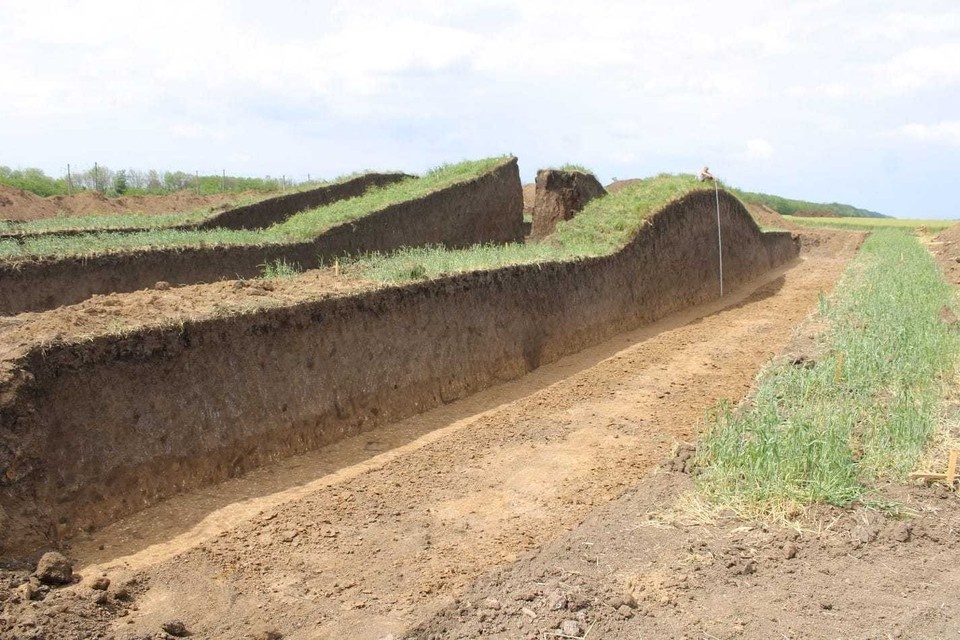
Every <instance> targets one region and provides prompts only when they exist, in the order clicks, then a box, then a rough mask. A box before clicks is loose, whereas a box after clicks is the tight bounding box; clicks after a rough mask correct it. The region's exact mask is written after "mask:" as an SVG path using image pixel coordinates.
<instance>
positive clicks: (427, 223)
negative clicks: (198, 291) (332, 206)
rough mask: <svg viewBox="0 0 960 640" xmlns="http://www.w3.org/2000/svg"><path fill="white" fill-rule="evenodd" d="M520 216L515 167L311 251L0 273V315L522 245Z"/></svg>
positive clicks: (194, 252) (136, 256) (220, 252)
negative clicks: (406, 252)
mask: <svg viewBox="0 0 960 640" xmlns="http://www.w3.org/2000/svg"><path fill="white" fill-rule="evenodd" d="M305 193H307V194H309V192H305ZM296 195H297V199H299V197H300V194H296ZM271 209H272V207H271V206H269V205H268V206H266V207H263V208H261V213H264V214H269V213H270V212H271ZM522 209H523V202H522V197H521V186H520V175H519V169H518V168H517V160H516V158H509V159H507V160H504V161H503V162H501V163H500V164H498V165H496V166H494V167H493V168H491V169H489V170H488V171H486V172H485V173H483V174H482V175H479V176H477V177H476V178H473V179H470V180H466V181H464V182H459V183H455V184H453V185H450V186H448V187H445V188H443V189H440V190H438V191H434V192H432V193H427V194H425V195H423V196H420V197H419V198H416V199H412V200H405V201H402V202H397V203H394V204H392V205H386V206H383V207H382V208H380V209H379V210H378V211H374V212H371V213H370V214H369V215H366V216H364V217H361V218H359V219H357V220H353V221H348V222H341V223H339V224H337V225H335V226H333V227H331V228H329V229H327V230H326V231H323V232H322V233H320V234H319V235H318V236H317V237H316V238H315V239H314V240H311V241H301V242H290V243H286V244H280V243H276V244H265V245H213V246H195V247H187V248H156V249H153V248H145V249H141V250H134V251H128V252H117V253H105V254H100V255H95V256H87V257H64V258H49V259H44V260H39V261H28V260H24V261H20V262H16V263H15V262H12V261H11V262H7V263H4V264H0V314H8V315H13V314H17V313H22V312H25V311H38V310H42V309H52V308H55V307H58V306H62V305H68V304H74V303H76V302H79V301H81V300H83V299H85V298H88V297H90V296H92V295H95V294H106V293H114V292H121V291H136V290H139V289H144V288H148V287H152V286H153V285H154V283H156V282H158V281H161V280H162V281H165V282H169V283H170V284H172V285H183V284H195V283H197V282H216V281H218V280H226V279H234V278H253V277H257V276H259V275H260V273H261V272H262V270H263V265H265V264H271V263H274V262H276V261H278V260H283V261H286V262H288V263H292V264H296V265H299V266H300V267H301V268H304V269H310V268H314V267H316V266H317V264H318V262H329V261H332V260H333V259H334V258H337V257H342V256H347V255H358V254H361V253H368V252H373V251H380V252H390V251H395V250H396V249H398V248H400V247H415V246H427V245H443V246H445V247H448V248H451V249H455V248H464V247H469V246H472V245H475V244H489V243H494V244H497V243H506V242H517V241H519V240H521V239H522V238H523V228H522V224H523V217H522ZM230 213H232V212H228V215H229V214H230Z"/></svg>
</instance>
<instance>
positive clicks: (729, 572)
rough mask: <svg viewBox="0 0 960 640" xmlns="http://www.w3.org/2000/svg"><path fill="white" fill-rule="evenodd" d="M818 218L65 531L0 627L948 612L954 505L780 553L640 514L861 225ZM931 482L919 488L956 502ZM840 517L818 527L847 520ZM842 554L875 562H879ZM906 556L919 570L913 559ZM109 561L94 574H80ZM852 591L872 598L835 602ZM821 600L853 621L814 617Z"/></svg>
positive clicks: (687, 630)
mask: <svg viewBox="0 0 960 640" xmlns="http://www.w3.org/2000/svg"><path fill="white" fill-rule="evenodd" d="M826 238H827V236H823V238H822V239H821V241H820V244H816V245H815V246H814V247H813V249H812V250H811V251H809V252H807V254H806V256H805V258H804V259H803V260H802V261H801V262H800V263H799V264H797V265H795V266H792V267H791V268H788V269H785V270H783V271H781V272H779V273H776V274H772V275H771V276H770V277H769V278H768V279H766V280H765V281H764V282H761V283H757V286H756V288H754V289H753V290H752V291H746V292H741V293H740V294H739V295H738V294H734V295H732V296H730V297H729V298H727V299H725V300H724V301H723V302H722V304H720V303H718V304H714V305H708V306H704V307H700V308H698V309H694V310H691V311H689V312H687V313H684V314H680V315H677V316H673V317H671V318H669V319H667V320H665V321H664V322H661V323H658V324H657V325H655V326H652V327H647V328H644V329H642V330H638V331H635V332H632V333H629V334H624V335H621V336H619V337H617V338H616V339H614V340H613V341H610V342H608V343H605V344H603V345H599V346H598V347H595V348H593V349H589V350H587V351H584V352H581V353H579V354H577V355H575V356H571V357H568V358H566V359H564V360H562V361H560V362H558V363H554V364H552V365H548V366H545V367H542V368H540V369H538V370H537V371H535V372H533V373H532V374H530V375H528V376H526V377H524V378H522V379H520V380H518V381H515V382H512V383H508V384H505V385H501V386H499V387H496V388H493V389H490V390H488V391H485V392H482V393H480V394H477V395H475V396H472V397H471V398H468V399H465V400H463V401H460V402H456V403H453V404H451V405H448V406H446V407H443V408H440V409H437V410H435V411H431V412H429V413H426V414H424V415H422V416H418V417H415V418H411V419H409V420H406V421H404V422H401V423H398V424H395V425H392V426H390V427H387V428H384V429H380V430H377V431H374V432H371V433H369V434H365V435H362V436H358V437H356V438H352V439H349V440H347V441H344V442H342V443H339V444H337V445H334V446H332V447H328V448H326V449H323V450H321V451H318V452H315V453H313V454H309V455H306V456H301V457H298V458H293V459H291V460H288V461H286V462H285V463H283V464H280V465H277V466H276V467H274V468H270V469H264V470H262V471H259V472H256V473H253V474H249V475H248V476H246V477H245V478H242V479H238V480H235V481H231V482H227V483H225V484H223V485H220V486H217V487H211V488H209V489H208V490H206V491H202V492H198V493H196V494H191V495H186V496H182V497H180V498H176V499H173V500H170V501H168V502H166V503H164V504H161V505H158V506H157V507H155V508H152V509H149V510H147V511H145V512H143V513H141V514H139V515H137V516H135V517H133V518H130V519H128V520H126V521H123V522H120V523H117V524H116V525H114V526H111V527H109V528H107V529H105V530H102V531H99V532H96V533H94V534H92V535H91V536H90V537H89V538H88V539H81V540H76V541H74V543H73V546H72V547H71V548H69V549H67V553H68V554H69V555H70V556H71V557H73V558H75V559H76V560H77V561H78V564H77V567H78V570H79V573H80V574H81V575H82V576H83V580H82V581H81V582H80V583H79V584H76V585H73V586H68V587H65V588H61V589H55V590H52V591H50V593H49V594H47V595H46V597H45V599H43V600H33V601H30V600H26V599H25V598H24V594H23V593H22V590H23V589H24V587H22V586H20V583H21V582H22V581H23V580H25V579H26V577H27V575H28V574H27V572H25V571H11V572H8V573H6V574H4V575H2V576H0V601H2V607H3V613H2V614H0V620H2V622H0V637H15V638H47V637H50V638H53V637H56V638H80V637H115V638H163V637H166V634H165V632H164V631H163V630H162V625H163V624H164V623H165V622H170V621H171V620H173V619H178V620H180V621H182V622H183V623H184V625H185V627H186V628H187V629H188V630H189V631H190V632H192V633H193V637H199V638H242V637H260V638H268V637H273V638H276V637H284V638H371V639H377V638H384V637H387V636H389V635H391V634H395V635H402V634H410V635H411V637H425V636H433V637H476V636H478V635H480V634H481V633H482V634H499V637H504V638H528V637H529V638H540V637H557V634H560V633H563V634H565V635H568V636H571V637H583V636H584V635H585V634H588V637H591V638H608V637H609V638H618V637H624V638H625V637H631V638H634V637H681V636H682V635H684V634H687V635H689V637H697V638H709V637H733V636H734V635H739V636H743V637H758V638H759V637H779V636H778V635H776V633H775V632H780V631H782V632H783V633H785V634H786V633H788V632H790V631H791V630H792V631H793V633H794V634H795V636H794V637H832V636H831V634H833V635H837V636H843V635H854V636H856V635H857V634H858V633H859V634H860V635H862V636H863V637H873V636H870V635H866V634H869V633H872V632H873V630H874V629H878V628H882V629H888V630H890V631H891V633H893V632H894V631H895V630H899V629H902V630H903V632H904V633H913V631H912V629H913V628H915V627H914V626H913V625H915V623H916V622H917V620H930V621H932V622H931V623H930V624H931V625H934V626H930V627H926V628H928V629H934V630H936V629H941V630H942V629H944V628H945V627H943V626H942V624H943V619H944V618H943V616H944V615H946V614H944V613H942V611H944V610H941V609H939V608H937V607H939V603H940V601H941V600H943V602H946V603H948V604H947V607H948V608H947V609H945V610H946V611H949V607H950V606H955V605H956V602H957V598H956V597H955V596H954V595H952V591H951V590H950V589H943V591H942V592H941V591H939V590H938V589H937V587H940V586H941V585H943V584H944V583H943V581H946V580H948V577H946V576H942V577H939V578H938V577H937V576H938V574H937V573H936V571H937V569H938V568H939V567H940V566H941V564H940V555H938V554H944V558H945V559H947V560H949V559H950V558H951V557H952V556H951V555H950V554H953V553H955V534H954V533H953V532H952V529H950V528H949V526H950V525H951V524H952V523H954V522H955V520H956V519H955V518H953V516H952V515H950V514H951V513H952V512H948V513H947V516H949V517H948V518H946V519H945V518H942V517H941V518H932V517H929V516H928V517H927V520H923V521H922V522H923V524H921V523H918V524H916V525H915V526H914V529H913V535H912V538H911V539H910V540H909V541H908V542H905V543H898V544H892V543H888V542H886V540H888V539H891V537H897V536H901V537H902V533H898V532H897V531H894V530H893V529H891V528H890V527H891V526H894V524H895V523H891V524H888V523H886V521H883V522H880V521H878V522H877V523H876V524H871V525H870V526H871V527H878V528H879V530H880V534H879V535H880V537H879V538H878V540H880V542H876V541H874V542H867V543H865V544H864V545H863V546H861V547H858V548H856V549H854V548H853V547H852V546H850V545H849V544H848V543H847V542H843V543H842V544H838V545H836V546H831V545H832V544H833V543H832V542H830V540H831V539H830V538H829V537H825V536H827V534H824V535H823V536H821V535H814V534H812V533H809V532H805V533H804V534H803V536H802V537H801V538H800V539H799V540H797V541H794V542H793V544H796V546H797V547H798V548H799V552H798V554H797V557H796V558H795V559H793V560H790V561H788V560H786V559H783V558H782V557H781V556H782V555H783V554H784V551H783V549H782V547H783V545H784V544H786V543H785V542H784V540H785V537H786V535H787V534H786V533H785V532H781V531H772V532H763V531H758V530H756V529H749V530H748V529H745V528H744V523H737V522H732V521H731V522H727V521H723V522H720V523H718V524H716V525H714V526H710V527H705V526H699V525H697V526H694V525H683V524H678V523H677V522H675V521H674V520H671V519H666V520H664V519H663V518H661V520H663V522H660V521H658V522H660V523H659V524H656V526H652V525H651V523H650V521H649V518H648V517H647V516H646V515H645V514H647V513H648V512H649V511H650V510H651V509H656V510H661V509H665V508H667V507H669V505H670V502H671V501H672V500H673V498H674V496H677V495H679V493H680V491H681V490H682V489H683V487H684V486H685V483H686V482H687V480H686V476H685V475H683V474H681V473H660V474H659V475H654V476H652V477H651V475H650V474H651V472H653V471H654V470H656V469H657V468H658V465H659V464H660V462H661V461H663V460H664V459H665V458H668V457H669V456H670V453H671V451H672V450H673V449H674V448H675V446H676V443H678V442H689V441H692V440H693V439H695V437H696V433H697V429H698V423H699V421H700V419H701V417H702V415H703V414H704V412H705V411H707V410H708V409H709V408H710V407H711V406H712V405H714V404H715V403H716V402H717V401H718V400H720V399H722V398H731V399H733V400H737V399H739V398H741V397H743V395H744V394H745V393H746V392H747V391H748V390H749V388H750V387H751V384H752V382H753V380H754V377H755V375H756V373H757V371H758V370H759V368H760V367H761V366H762V365H763V364H764V363H765V362H766V361H767V360H769V358H770V357H772V356H774V355H776V354H777V353H779V352H781V351H782V350H783V349H784V348H785V347H786V346H787V345H788V344H789V343H790V341H791V339H792V338H793V337H794V327H795V326H796V325H797V324H798V323H800V322H801V321H802V320H803V319H804V318H805V317H806V316H807V315H808V314H809V313H810V312H811V311H812V310H813V309H814V308H815V306H816V301H817V297H818V295H819V293H820V292H821V291H829V290H830V289H832V287H833V285H834V283H835V282H836V279H837V278H838V276H839V274H840V273H841V271H842V269H843V267H844V265H845V263H846V261H847V260H848V259H849V258H850V257H851V256H852V255H853V253H854V252H855V249H856V247H857V246H858V243H859V241H860V239H861V236H859V235H852V234H848V235H844V234H842V233H841V234H832V235H831V236H830V240H827V239H826ZM210 286H213V285H210ZM220 286H228V285H220ZM173 291H178V290H173ZM141 293H142V295H143V296H147V295H151V294H150V292H141ZM161 293H165V294H166V293H167V292H161ZM242 295H246V294H242ZM170 304H173V302H170ZM35 320H36V319H35ZM15 342H16V341H15V340H14V341H12V342H7V343H6V344H7V345H8V346H10V345H11V344H12V343H15ZM678 466H680V467H682V466H683V465H682V464H680V465H678ZM645 478H646V479H647V480H646V481H645V484H639V485H638V483H641V482H642V481H644V479H645ZM635 487H636V488H635ZM926 495H927V494H922V495H921V499H925V500H927V498H926V497H924V496H926ZM939 495H940V494H930V497H929V499H928V502H930V504H933V505H934V506H935V507H936V508H938V509H948V508H953V506H954V505H955V499H954V498H953V497H952V496H951V497H944V498H941V497H939ZM943 495H944V496H946V494H943ZM600 507H602V509H600V510H599V511H598V508H600ZM841 515H842V514H841ZM863 516H864V517H867V518H874V516H873V515H871V514H863ZM850 517H859V516H850ZM950 518H953V519H952V520H951V519H950ZM841 519H842V518H841ZM585 520H586V523H585V524H581V523H583V522H584V521H585ZM928 521H929V524H926V523H927V522H928ZM871 523H873V520H871ZM747 526H749V525H747ZM844 527H846V528H848V529H851V530H853V528H854V527H852V523H851V526H850V527H847V525H846V524H843V523H840V524H839V525H836V526H835V527H833V528H832V529H831V531H834V530H837V531H838V532H837V533H836V535H837V536H839V538H838V539H843V540H845V539H844V538H843V536H844V534H843V533H842V530H843V529H844ZM945 527H946V528H945ZM888 530H889V531H888ZM870 531H872V529H871V530H870ZM829 535H834V534H833V533H830V534H829ZM851 535H853V534H851ZM858 535H859V534H858ZM847 537H850V536H847ZM861 538H863V539H869V538H871V534H870V532H867V533H865V534H863V535H861ZM934 538H937V540H938V541H937V542H934V541H933V540H934ZM701 543H702V544H704V545H706V546H697V545H700V544H701ZM691 545H692V546H691ZM538 550H540V551H538ZM838 550H839V551H842V554H840V555H836V553H835V551H836V552H837V553H839V551H838ZM771 554H772V555H774V556H776V557H779V558H781V559H780V560H776V559H774V560H769V561H767V560H766V559H764V558H765V557H766V555H771ZM848 555H849V556H852V557H854V558H856V557H858V556H859V555H862V556H863V557H865V558H867V560H868V561H870V562H872V564H869V565H868V566H872V567H874V570H875V572H876V573H874V574H872V575H871V579H870V580H868V581H864V580H862V579H861V576H862V575H863V574H864V564H865V561H856V562H855V561H853V560H850V559H849V558H848ZM901 557H902V559H901ZM875 558H880V559H879V560H874V559H875ZM924 559H926V560H927V563H926V564H924V563H923V562H922V560H924ZM751 561H752V564H751ZM891 563H892V564H891ZM728 564H729V565H730V566H727V565H728ZM808 565H809V566H808ZM884 566H889V567H891V570H890V571H887V570H886V569H883V567H884ZM591 567H592V568H591ZM677 567H680V569H678V568H677ZM774 567H777V568H774ZM803 567H808V569H802V568H803ZM698 569H699V570H698ZM801 569H802V570H801ZM907 569H910V570H912V571H913V572H914V575H915V576H917V578H915V579H913V580H910V581H904V580H903V579H902V578H903V575H904V572H905V571H906V570H907ZM737 571H740V573H737ZM791 571H792V572H791ZM884 572H885V573H884ZM101 574H106V575H107V576H109V577H110V579H111V586H110V589H109V590H108V591H107V592H100V591H96V590H94V589H91V586H90V585H91V581H92V580H93V579H94V578H96V577H98V576H100V575H101ZM683 576H686V578H685V579H683ZM881 577H882V578H883V579H881ZM847 578H848V579H849V580H850V584H846V583H845V582H844V580H845V579H847ZM764 580H765V581H766V582H764ZM892 583H895V584H896V585H897V588H898V589H899V590H900V591H898V592H897V594H896V597H895V596H892V595H890V588H891V587H890V584H892ZM755 584H760V585H761V586H759V587H757V586H754V585H755ZM923 584H927V585H931V586H929V587H928V588H927V589H924V588H923V586H922V585H923ZM684 585H686V586H684ZM946 586H949V585H946ZM775 589H780V591H779V592H778V591H776V590H775ZM908 589H909V591H907V590H908ZM953 591H955V590H953ZM561 592H562V593H561ZM900 592H903V593H908V595H909V597H908V598H904V599H902V600H900V599H896V598H899V597H900ZM777 593H779V595H778V596H777V597H770V594H777ZM824 594H826V596H827V597H826V599H822V596H823V595H824ZM855 594H859V596H860V597H862V598H864V599H865V600H864V602H867V603H871V605H870V608H869V609H863V608H862V607H861V610H860V611H859V612H855V611H854V610H853V609H852V607H851V608H847V607H848V606H850V602H849V601H848V600H846V599H844V598H846V597H853V596H854V595H855ZM518 597H519V598H520V599H518ZM691 597H692V600H691V599H690V598H691ZM921 597H922V598H921ZM617 598H619V601H618V600H617ZM890 598H893V600H890ZM821 599H822V601H821ZM934 601H936V602H934ZM561 603H562V606H560V605H561ZM810 603H812V604H810ZM931 603H932V604H931ZM614 605H616V606H614ZM808 605H809V606H808ZM621 606H622V607H625V608H620V607H621ZM634 607H636V608H634ZM864 611H869V615H862V614H863V613H864ZM938 612H940V613H938ZM855 613H858V614H859V615H856V616H855V615H854V614H855ZM880 614H882V615H884V616H886V617H885V621H886V622H885V623H884V624H887V626H885V627H877V626H876V624H875V618H877V616H879V615H880ZM938 616H939V617H938ZM773 618H776V619H777V622H776V623H774V622H772V621H771V619H773ZM834 618H836V620H838V621H839V622H838V625H839V624H841V623H842V624H846V625H847V626H846V627H841V626H837V627H836V628H837V629H842V628H846V629H847V632H841V631H839V630H838V631H837V632H836V633H834V632H833V631H832V630H831V629H833V627H827V626H824V625H825V624H826V623H827V622H832V621H833V620H834ZM713 620H718V621H719V622H718V623H717V624H714V622H713ZM758 620H761V621H764V622H763V623H762V624H761V623H759V622H757V621H758ZM825 621H826V622H825ZM858 621H859V622H858ZM564 622H566V623H567V625H566V626H565V627H560V628H558V625H562V624H563V623H564ZM897 623H900V624H901V626H900V627H896V626H895V625H896V624H897ZM938 624H939V625H941V626H939V627H937V626H936V625H938ZM418 625H420V627H419V629H420V630H419V631H412V632H411V631H410V630H411V629H416V628H417V627H418ZM573 625H577V626H576V627H574V626H573ZM658 625H659V626H658ZM857 625H860V626H857ZM601 629H602V630H603V632H602V633H601ZM825 630H826V635H824V633H822V632H824V631H825ZM851 630H855V631H851ZM567 632H569V633H567ZM4 634H5V635H4ZM560 637H562V636H560ZM787 637H789V635H788V636H787ZM880 637H885V636H880ZM905 637H906V636H905ZM914 637H939V636H937V635H935V634H934V635H933V636H930V635H926V636H924V635H920V636H914Z"/></svg>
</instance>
